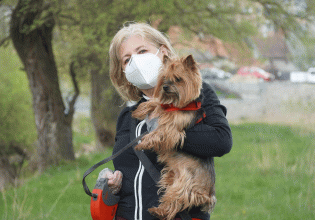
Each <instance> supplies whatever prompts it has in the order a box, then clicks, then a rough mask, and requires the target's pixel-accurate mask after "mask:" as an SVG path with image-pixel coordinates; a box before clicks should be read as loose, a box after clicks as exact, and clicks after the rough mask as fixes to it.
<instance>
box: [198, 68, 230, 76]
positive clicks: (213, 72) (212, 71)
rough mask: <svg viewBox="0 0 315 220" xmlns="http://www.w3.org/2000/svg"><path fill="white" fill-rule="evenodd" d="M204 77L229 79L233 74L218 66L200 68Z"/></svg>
mask: <svg viewBox="0 0 315 220" xmlns="http://www.w3.org/2000/svg"><path fill="white" fill-rule="evenodd" d="M200 73H201V76H202V78H203V79H228V78H230V77H231V76H232V74H231V73H229V72H225V71H224V70H221V69H218V68H215V67H214V68H204V69H202V70H200Z"/></svg>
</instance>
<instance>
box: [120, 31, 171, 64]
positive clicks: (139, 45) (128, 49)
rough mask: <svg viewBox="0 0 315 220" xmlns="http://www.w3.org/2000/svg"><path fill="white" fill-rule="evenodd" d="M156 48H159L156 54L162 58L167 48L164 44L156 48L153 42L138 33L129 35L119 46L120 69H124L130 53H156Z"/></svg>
mask: <svg viewBox="0 0 315 220" xmlns="http://www.w3.org/2000/svg"><path fill="white" fill-rule="evenodd" d="M158 49H160V52H159V53H158V54H157V56H158V57H159V58H160V59H161V60H162V59H163V56H164V55H167V50H166V48H165V47H164V46H161V48H156V47H155V45H154V44H153V43H149V42H148V41H145V40H144V39H143V38H142V37H141V36H139V35H134V36H131V37H129V38H128V39H127V40H126V41H125V42H123V43H122V44H121V47H120V60H121V66H122V69H123V70H125V68H126V66H127V64H128V62H129V60H130V57H131V55H132V54H144V53H153V54H156V52H157V51H158Z"/></svg>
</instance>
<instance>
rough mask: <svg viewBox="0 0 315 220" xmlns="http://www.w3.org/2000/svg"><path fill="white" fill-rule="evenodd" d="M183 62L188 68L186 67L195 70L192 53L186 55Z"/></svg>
mask: <svg viewBox="0 0 315 220" xmlns="http://www.w3.org/2000/svg"><path fill="white" fill-rule="evenodd" d="M184 64H185V66H186V67H187V68H188V69H191V70H196V68H197V67H196V62H195V60H194V58H193V56H192V55H188V56H187V57H186V58H185V60H184Z"/></svg>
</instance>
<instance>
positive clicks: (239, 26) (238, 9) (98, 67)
mask: <svg viewBox="0 0 315 220" xmlns="http://www.w3.org/2000/svg"><path fill="white" fill-rule="evenodd" d="M285 2H288V1H283V0H276V1H268V0H244V1H239V0H223V1H217V0H208V1H202V0H197V1H196V0H159V1H157V0H147V1H126V0H120V1H109V0H104V1H95V0H77V2H76V4H77V5H80V7H77V12H76V14H77V16H78V17H79V19H78V20H79V21H80V24H79V26H80V30H81V34H82V36H83V39H84V42H85V44H84V45H82V46H81V50H80V51H79V53H77V55H76V56H77V57H78V58H79V59H78V60H80V63H81V64H83V66H88V70H85V71H86V72H89V73H90V74H91V85H92V86H91V87H92V120H93V123H94V126H95V130H96V131H102V130H106V129H108V127H109V126H108V125H110V124H112V123H113V122H114V121H116V118H117V113H118V112H119V108H118V107H117V106H118V105H119V103H120V101H117V100H119V98H118V95H117V93H116V92H115V90H114V89H113V87H112V86H111V83H110V80H109V77H108V70H109V67H108V55H107V54H108V48H109V44H110V41H111V39H112V37H113V36H114V35H115V33H116V32H117V31H118V30H119V28H120V27H121V26H122V25H123V24H124V23H125V22H127V21H144V22H148V23H150V22H153V21H159V22H158V28H159V30H161V31H163V32H165V33H167V31H168V30H169V27H170V26H171V25H178V26H180V27H182V29H184V31H185V32H186V33H191V34H194V35H197V36H199V37H200V39H201V40H202V39H203V36H205V35H210V36H213V37H217V38H220V39H223V40H227V41H234V42H238V44H243V45H245V46H246V43H245V39H246V38H248V37H249V36H252V35H254V34H257V33H258V29H259V28H260V27H261V26H262V25H264V24H266V23H268V22H269V23H270V24H273V25H274V27H275V28H278V29H280V28H281V29H282V30H283V31H284V32H285V33H288V32H292V31H297V30H300V28H299V27H300V26H301V20H307V19H310V15H311V14H312V13H314V12H313V11H312V10H307V11H306V12H305V13H303V14H302V15H301V14H295V13H293V12H291V11H290V8H289V6H288V5H287V4H284V3H285ZM312 2H314V1H313V0H312ZM312 7H313V6H312ZM97 134H98V135H99V138H98V139H99V140H100V139H101V137H100V135H101V132H97Z"/></svg>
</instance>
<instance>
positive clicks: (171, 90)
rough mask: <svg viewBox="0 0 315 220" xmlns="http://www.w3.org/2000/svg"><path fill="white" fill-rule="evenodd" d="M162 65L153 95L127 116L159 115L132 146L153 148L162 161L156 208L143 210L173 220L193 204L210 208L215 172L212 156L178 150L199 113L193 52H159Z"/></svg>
mask: <svg viewBox="0 0 315 220" xmlns="http://www.w3.org/2000/svg"><path fill="white" fill-rule="evenodd" d="M163 64H164V68H163V70H162V71H161V72H160V74H159V76H158V83H157V86H156V88H155V90H154V94H153V98H152V99H150V100H149V101H147V102H143V103H141V104H140V105H139V106H138V107H137V109H136V110H134V111H133V112H132V117H134V118H137V119H139V120H143V119H145V118H148V117H149V118H158V125H157V127H156V128H155V129H154V130H153V131H152V132H150V133H148V134H146V135H145V136H144V137H143V138H142V140H141V142H140V143H139V144H138V145H137V146H136V147H135V149H136V150H154V151H155V152H156V153H157V155H158V161H159V162H160V163H162V164H164V168H163V169H162V171H161V179H160V181H159V183H158V187H159V190H158V193H159V194H160V195H161V196H160V199H159V206H158V207H152V208H150V209H149V210H148V211H149V212H150V213H151V214H152V215H155V216H156V217H158V218H160V219H166V220H172V219H174V218H175V216H176V214H177V213H179V212H181V211H183V210H186V209H188V210H190V209H191V208H192V207H201V209H202V211H206V212H211V211H212V210H213V208H214V206H215V203H216V197H215V186H214V184H215V171H214V163H213V158H210V159H201V158H198V157H195V156H193V155H190V154H187V153H184V152H182V151H178V148H182V147H183V144H184V139H185V136H186V133H185V129H188V128H190V127H192V126H193V125H194V124H196V123H198V122H199V121H200V120H201V119H202V118H203V117H204V111H203V110H202V108H201V102H200V100H199V99H200V97H201V88H202V79H201V74H200V71H199V69H198V67H197V64H196V62H195V61H194V59H193V57H192V55H189V56H187V57H186V58H178V59H170V58H169V57H167V56H164V57H163ZM179 150H180V149H179Z"/></svg>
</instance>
